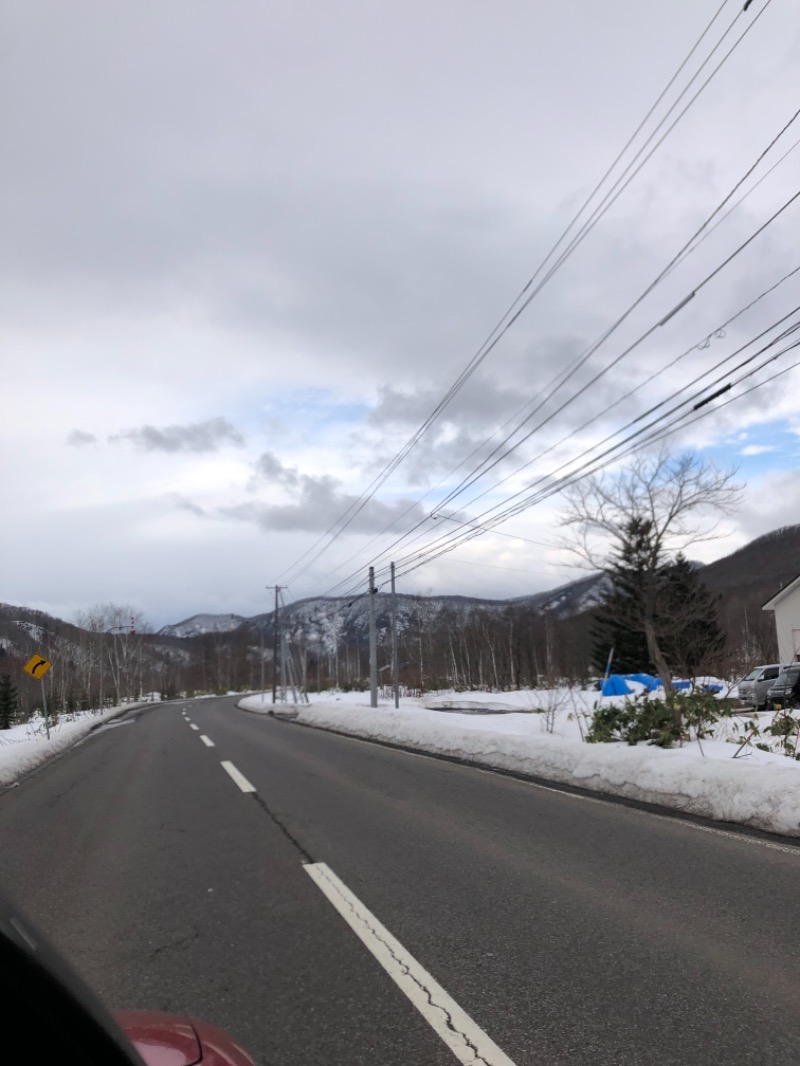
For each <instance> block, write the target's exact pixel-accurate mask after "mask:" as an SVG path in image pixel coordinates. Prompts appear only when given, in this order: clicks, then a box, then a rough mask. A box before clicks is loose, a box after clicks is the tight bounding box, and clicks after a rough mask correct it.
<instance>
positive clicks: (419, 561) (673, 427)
mask: <svg viewBox="0 0 800 1066" xmlns="http://www.w3.org/2000/svg"><path fill="white" fill-rule="evenodd" d="M794 328H795V330H796V329H800V322H799V323H797V324H796V325H795V327H794ZM798 347H800V340H797V341H794V342H793V343H791V344H789V345H787V346H786V347H785V348H783V349H781V350H780V351H779V352H777V353H775V354H773V355H771V356H770V357H769V358H768V359H766V360H764V361H763V362H762V363H761V364H759V365H758V366H757V367H754V368H753V369H751V370H749V371H748V372H747V373H746V374H744V375H742V377H741V378H740V379H739V381H738V382H733V383H731V385H734V384H739V383H740V382H741V381H744V380H747V379H748V378H750V377H752V376H753V375H754V374H756V373H757V372H758V371H759V370H762V369H763V368H764V367H766V366H767V365H769V363H772V362H774V361H775V360H776V359H778V358H780V357H781V356H782V355H785V354H786V353H787V352H789V351H792V350H794V349H796V348H798ZM797 366H800V362H798V363H793V364H791V366H789V367H786V368H784V369H783V370H781V371H779V372H777V373H776V374H773V375H772V376H771V377H769V378H767V379H765V380H764V381H761V382H757V383H756V384H755V385H753V386H751V387H750V388H749V389H747V390H745V392H743V393H741V394H740V395H737V396H733V397H731V398H730V399H728V400H726V401H725V402H724V403H723V404H720V405H719V406H718V407H716V408H708V409H704V410H702V411H701V412H700V413H697V414H695V416H694V418H689V419H688V421H687V417H688V416H690V415H692V414H693V413H694V411H693V410H690V411H688V412H684V413H683V414H681V415H679V416H678V417H677V418H675V419H674V420H673V423H672V424H670V425H667V426H665V427H661V428H659V429H657V430H656V432H655V433H653V434H651V436H649V437H647V438H646V439H644V440H640V441H637V442H636V443H633V444H631V445H630V447H628V448H627V450H626V451H624V452H621V453H619V454H617V455H612V456H611V457H610V458H609V457H608V455H609V453H611V452H614V451H616V450H617V449H618V448H619V447H621V446H622V445H624V444H627V443H629V442H630V441H631V440H632V439H633V438H634V437H637V436H639V435H640V434H641V433H642V432H644V430H639V431H638V432H637V433H634V434H631V436H630V437H629V438H628V439H627V440H626V441H622V442H620V443H619V444H618V445H616V446H614V448H612V449H608V452H607V453H603V455H601V456H596V457H595V458H594V459H592V460H589V461H588V462H587V463H585V464H584V465H583V466H582V467H580V468H578V470H577V471H572V472H571V473H570V474H567V475H565V476H564V477H563V478H561V479H560V480H558V481H557V482H555V483H554V484H551V485H550V486H548V487H547V488H546V489H543V490H541V491H540V492H539V493H536V494H534V495H533V497H531V498H529V499H525V500H523V501H520V503H519V504H516V505H515V506H514V507H513V508H509V509H508V511H507V512H505V513H501V514H499V515H496V516H495V517H494V518H492V519H491V521H492V522H500V521H505V520H507V518H509V517H513V516H514V515H516V514H519V513H521V511H522V510H525V509H527V508H529V507H531V506H533V505H534V504H536V503H540V502H542V501H543V500H545V499H547V498H549V497H551V496H553V495H556V494H557V493H558V492H561V491H563V489H564V488H566V487H567V486H568V485H570V484H574V483H575V482H576V481H579V480H582V478H584V477H587V476H589V475H591V474H596V473H599V472H600V471H601V470H602V469H604V468H605V467H606V466H608V465H610V464H611V463H612V462H618V461H619V460H620V459H621V458H625V457H626V456H627V455H630V454H632V453H633V452H634V451H638V450H640V449H641V448H643V447H646V446H649V445H651V444H654V443H657V442H659V441H660V440H663V439H665V438H666V437H667V436H670V435H671V434H673V433H675V432H677V431H678V430H680V429H685V428H687V427H688V426H689V425H693V424H694V423H695V422H698V421H700V419H702V418H706V417H708V416H709V415H710V414H715V413H717V412H718V411H719V410H721V409H723V408H724V407H727V406H728V405H729V404H731V403H734V402H735V401H736V400H739V399H742V398H744V396H746V395H749V394H750V393H751V392H754V391H755V390H756V389H757V388H760V387H762V386H763V385H766V384H768V383H769V382H770V381H773V380H774V379H775V378H777V377H780V376H781V374H783V373H788V372H789V371H790V370H792V369H794V368H795V367H797ZM661 420H662V419H658V420H656V421H661ZM654 425H655V423H652V424H651V426H649V427H645V430H647V429H652V428H653V426H654ZM601 460H603V461H601ZM592 464H594V465H592ZM542 480H543V479H542ZM480 517H483V516H479V518H480ZM476 528H480V532H474V531H471V532H469V533H467V534H463V535H461V536H460V537H454V538H452V539H451V541H450V542H446V543H443V544H441V545H439V546H438V547H437V548H436V550H435V552H433V551H431V550H430V549H429V550H427V551H425V552H420V553H418V555H417V556H416V557H409V558H407V559H406V560H404V561H403V562H404V563H406V564H410V563H414V564H415V565H413V566H409V568H408V569H406V570H402V571H400V572H399V576H404V575H405V574H408V573H411V571H412V570H415V569H418V567H419V566H423V565H426V564H427V563H429V562H433V561H434V560H435V559H437V558H438V557H439V556H440V555H443V554H445V553H447V552H450V551H453V550H454V549H455V548H457V547H459V546H460V544H463V543H466V542H468V541H470V540H474V539H475V538H476V537H477V536H480V535H482V533H485V532H490V531H493V530H492V529H491V527H490V526H488V525H486V526H483V527H475V526H473V527H472V530H475V529H476ZM401 565H402V563H401Z"/></svg>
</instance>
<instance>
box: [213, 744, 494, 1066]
mask: <svg viewBox="0 0 800 1066" xmlns="http://www.w3.org/2000/svg"><path fill="white" fill-rule="evenodd" d="M223 765H224V764H223ZM305 871H306V873H307V874H308V876H309V877H310V878H311V879H312V881H314V883H315V884H316V885H317V887H318V888H319V889H320V891H321V892H322V893H323V895H325V896H326V898H327V899H328V900H329V901H330V903H332V904H333V906H334V907H335V908H336V910H337V911H338V912H339V914H340V915H341V916H342V918H344V920H345V921H346V922H347V924H348V925H349V926H350V928H351V929H352V930H353V932H354V933H355V934H356V936H357V937H358V938H359V940H360V941H361V942H362V943H363V944H364V946H365V947H366V948H367V949H368V950H369V951H371V952H372V954H373V955H374V956H375V958H376V959H377V960H378V962H379V963H380V964H381V966H382V967H383V968H384V970H385V971H386V972H387V973H388V974H389V976H390V977H391V978H392V980H393V981H394V982H395V984H396V985H397V986H398V988H399V989H400V990H401V991H402V992H404V993H405V994H406V995H407V996H408V998H409V999H410V1000H411V1002H412V1003H413V1004H414V1006H415V1007H416V1008H417V1010H418V1011H419V1012H420V1014H421V1015H422V1017H423V1018H424V1019H425V1021H426V1022H427V1023H428V1024H429V1025H430V1026H431V1027H432V1028H433V1030H434V1031H435V1032H436V1034H437V1036H439V1037H441V1039H442V1040H443V1041H444V1043H445V1044H446V1045H447V1047H449V1048H450V1050H451V1051H452V1052H453V1054H454V1055H455V1057H456V1058H457V1059H458V1061H459V1062H463V1063H465V1064H470V1066H474V1064H475V1063H477V1062H481V1063H485V1064H486V1066H514V1064H513V1062H512V1061H511V1059H510V1058H509V1057H508V1055H506V1054H505V1052H504V1051H501V1050H500V1048H499V1047H498V1046H497V1044H495V1043H494V1041H493V1040H491V1039H490V1038H489V1037H488V1036H487V1035H486V1033H484V1031H483V1029H481V1028H480V1027H479V1026H477V1025H476V1024H475V1022H473V1020H472V1019H471V1018H470V1017H469V1015H467V1014H466V1013H465V1012H464V1011H463V1010H462V1009H461V1008H460V1007H459V1005H458V1004H457V1003H456V1002H455V1000H453V999H451V998H450V996H448V994H447V993H446V992H445V990H444V989H443V988H442V987H441V985H439V984H438V983H437V982H436V981H435V980H434V979H433V977H431V975H430V974H429V973H428V971H427V970H425V969H423V967H422V966H420V964H419V963H418V962H417V960H416V959H415V958H414V957H413V955H409V953H408V952H407V951H406V949H405V948H404V947H403V945H402V944H401V943H400V942H399V941H397V940H395V938H394V937H393V936H392V934H391V933H390V932H389V930H388V929H386V928H385V927H384V926H383V925H381V923H380V922H379V921H378V919H377V918H376V917H375V915H374V914H372V913H371V912H370V911H369V910H367V908H366V907H365V906H364V904H363V903H362V902H361V901H360V900H359V899H358V898H357V897H356V896H354V895H353V893H352V892H351V891H350V889H349V888H348V887H347V886H346V885H345V884H343V882H342V881H340V880H339V878H338V877H337V876H336V874H335V873H334V872H333V870H331V868H330V867H329V866H328V865H327V864H326V863H324V862H317V863H310V864H308V865H307V866H306V867H305Z"/></svg>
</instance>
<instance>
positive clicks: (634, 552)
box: [592, 518, 660, 674]
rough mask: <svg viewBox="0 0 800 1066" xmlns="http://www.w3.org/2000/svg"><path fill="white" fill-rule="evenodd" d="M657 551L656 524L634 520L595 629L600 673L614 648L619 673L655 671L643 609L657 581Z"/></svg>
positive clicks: (618, 554)
mask: <svg viewBox="0 0 800 1066" xmlns="http://www.w3.org/2000/svg"><path fill="white" fill-rule="evenodd" d="M653 551H654V546H653V537H652V523H650V522H649V521H647V520H646V519H642V518H633V519H631V520H630V521H629V522H628V523H627V525H626V527H625V530H624V537H623V538H622V542H621V545H620V547H619V548H618V549H617V551H616V552H615V553H614V555H613V557H612V559H611V562H610V565H609V568H608V570H607V571H606V574H607V577H608V579H609V587H608V589H607V591H606V592H605V594H604V595H603V598H602V600H601V602H600V603H599V604H598V607H597V611H596V614H595V619H594V624H593V626H592V637H593V649H592V659H593V662H594V665H595V666H596V667H597V669H598V670H601V671H604V670H605V668H606V663H607V662H608V656H609V652H610V651H611V648H612V647H613V648H614V659H613V662H612V664H611V668H612V670H613V671H614V672H615V673H622V674H630V673H637V672H639V671H642V670H644V671H646V672H648V673H650V672H652V671H653V670H654V666H653V663H652V660H651V656H650V652H649V651H648V647H647V637H646V635H645V631H644V625H643V621H642V607H643V604H644V603H645V601H646V597H647V596H648V595H649V594H650V593H651V585H652V581H653V577H652V569H653V568H652V559H653ZM657 579H660V576H659V578H657Z"/></svg>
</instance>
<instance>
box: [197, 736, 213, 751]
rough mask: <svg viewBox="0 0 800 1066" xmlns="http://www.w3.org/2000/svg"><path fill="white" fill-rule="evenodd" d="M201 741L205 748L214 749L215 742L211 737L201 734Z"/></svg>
mask: <svg viewBox="0 0 800 1066" xmlns="http://www.w3.org/2000/svg"><path fill="white" fill-rule="evenodd" d="M200 739H201V740H202V742H203V743H204V744H205V746H206V747H207V748H213V747H214V741H213V740H210V739H209V737H207V736H206V735H205V733H201V734H200Z"/></svg>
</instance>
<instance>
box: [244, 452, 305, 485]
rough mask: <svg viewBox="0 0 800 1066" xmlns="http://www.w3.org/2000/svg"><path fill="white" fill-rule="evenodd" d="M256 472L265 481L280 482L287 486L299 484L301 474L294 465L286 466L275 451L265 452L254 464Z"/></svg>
mask: <svg viewBox="0 0 800 1066" xmlns="http://www.w3.org/2000/svg"><path fill="white" fill-rule="evenodd" d="M253 466H254V468H255V471H256V473H257V474H258V475H259V476H260V477H262V478H263V479H264V480H265V481H271V482H278V483H279V484H281V485H285V486H286V487H287V488H292V487H294V486H295V485H297V483H298V480H299V474H298V472H297V470H296V469H295V468H294V467H288V466H284V465H283V463H282V462H281V461H280V459H279V458H278V457H277V455H275V453H274V452H263V453H262V454H261V455H260V456H259V457H258V459H257V460H256V461H255V463H254V464H253Z"/></svg>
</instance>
